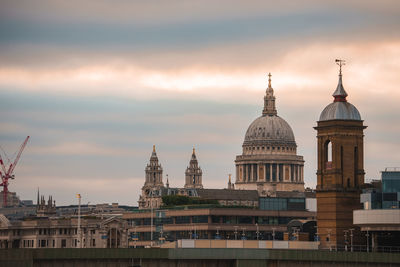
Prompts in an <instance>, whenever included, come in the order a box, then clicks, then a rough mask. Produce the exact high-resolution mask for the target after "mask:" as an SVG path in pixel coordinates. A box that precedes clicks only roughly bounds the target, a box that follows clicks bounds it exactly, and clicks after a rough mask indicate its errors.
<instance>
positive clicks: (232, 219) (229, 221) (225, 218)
mask: <svg viewBox="0 0 400 267" xmlns="http://www.w3.org/2000/svg"><path fill="white" fill-rule="evenodd" d="M222 222H223V223H227V224H237V223H238V221H237V217H236V216H223V217H222Z"/></svg>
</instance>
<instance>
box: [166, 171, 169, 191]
mask: <svg viewBox="0 0 400 267" xmlns="http://www.w3.org/2000/svg"><path fill="white" fill-rule="evenodd" d="M165 185H166V186H167V188H169V180H168V174H167V183H166V184H165Z"/></svg>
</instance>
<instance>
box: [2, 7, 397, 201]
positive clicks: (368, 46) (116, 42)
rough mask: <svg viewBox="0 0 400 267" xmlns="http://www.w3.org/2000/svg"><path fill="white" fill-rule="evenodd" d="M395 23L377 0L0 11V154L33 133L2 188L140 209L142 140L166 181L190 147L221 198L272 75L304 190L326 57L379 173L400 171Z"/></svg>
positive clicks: (26, 195)
mask: <svg viewBox="0 0 400 267" xmlns="http://www.w3.org/2000/svg"><path fill="white" fill-rule="evenodd" d="M399 14H400V3H399V2H398V1H387V0H381V1H368V0H363V1H316V0H313V1H279V3H278V1H265V0H263V1H224V0H222V1H217V2H216V1H208V0H204V1H177V0H176V1H175V0H170V1H152V0H148V1H128V0H113V1H111V0H93V1H88V0H86V1H74V0H69V1H61V0H37V1H36V0H26V1H23V0H21V1H15V0H0V114H1V116H0V145H1V148H2V149H3V150H4V151H6V152H7V154H8V155H9V157H10V158H12V157H13V154H14V153H15V151H16V150H17V149H18V148H19V146H20V144H21V143H22V141H23V140H24V138H25V137H26V136H27V135H30V136H31V139H30V141H29V143H28V145H27V147H26V149H25V151H24V153H23V155H22V157H21V160H20V163H19V165H18V166H17V168H16V170H15V174H16V179H15V180H13V181H11V184H10V190H11V191H14V192H17V194H18V195H19V196H20V197H21V199H35V198H36V190H37V188H38V187H40V191H41V192H42V193H43V194H45V195H48V194H52V195H53V198H54V199H56V201H57V203H58V204H73V203H76V199H75V194H76V193H81V194H82V196H83V201H84V202H89V201H90V202H91V203H104V202H109V203H110V202H119V203H122V204H128V205H137V200H138V196H139V194H140V188H141V186H142V185H143V182H144V168H145V166H146V164H147V162H148V160H149V157H150V154H151V150H152V145H153V144H155V145H156V147H157V153H158V156H159V159H160V161H161V164H162V166H163V168H164V181H165V175H166V174H168V175H169V177H170V184H171V186H183V184H184V171H185V168H186V166H187V165H188V162H189V160H190V155H191V151H192V147H193V146H195V147H196V149H197V155H198V159H199V163H200V165H201V167H202V169H203V184H204V185H205V187H208V188H224V187H226V183H227V179H228V178H227V177H228V174H229V173H234V159H235V156H236V155H238V154H240V153H241V145H242V142H243V138H244V134H245V132H246V129H247V127H248V125H250V123H251V122H252V121H253V120H254V119H255V118H256V117H258V116H260V115H261V111H262V105H263V96H264V93H265V89H266V86H267V76H266V75H267V74H268V72H271V73H272V75H273V76H272V85H273V87H274V89H275V95H276V97H277V108H278V114H279V115H280V116H281V117H283V118H284V119H285V120H286V121H287V122H288V123H289V124H290V125H291V126H292V129H293V131H294V134H295V136H296V141H297V145H298V153H299V154H300V155H303V156H304V158H305V161H306V162H305V182H306V186H310V187H315V184H316V176H315V172H316V138H315V136H316V132H315V131H314V129H313V128H312V127H313V126H315V125H316V121H317V120H318V118H319V114H320V112H321V111H322V109H323V108H324V107H325V106H326V105H327V104H329V103H330V102H332V100H333V98H332V96H331V94H332V92H333V91H334V89H335V88H336V84H337V74H338V68H337V66H336V65H335V63H334V59H335V58H342V59H345V60H346V61H347V65H346V66H345V67H344V77H343V81H344V87H345V89H346V90H347V93H348V94H349V97H348V100H349V102H351V103H352V104H354V105H355V106H356V107H357V108H358V109H359V111H360V113H361V116H362V118H363V119H364V121H365V124H366V125H368V128H367V129H366V130H365V170H366V178H367V179H376V178H379V177H380V173H379V172H380V171H381V170H383V169H384V168H385V167H388V166H400V153H399V151H400V141H399V133H400V123H399V122H400V119H399V116H400V108H399V102H400V90H399V84H400V75H399V73H400V31H399V28H400V15H399ZM1 153H3V152H1Z"/></svg>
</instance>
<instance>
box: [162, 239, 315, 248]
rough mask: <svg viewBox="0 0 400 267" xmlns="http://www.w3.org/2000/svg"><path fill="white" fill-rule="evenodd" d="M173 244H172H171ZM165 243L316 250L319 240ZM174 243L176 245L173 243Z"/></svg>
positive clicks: (184, 246) (166, 245)
mask: <svg viewBox="0 0 400 267" xmlns="http://www.w3.org/2000/svg"><path fill="white" fill-rule="evenodd" d="M171 243H172V244H174V245H171ZM171 243H165V244H164V245H162V247H163V248H167V247H168V248H170V247H177V248H274V249H300V250H302V249H307V250H317V249H318V245H319V242H309V241H280V240H275V241H272V240H269V241H264V240H261V241H257V240H213V239H208V240H207V239H199V240H194V239H183V240H178V242H177V243H176V242H171ZM175 244H176V245H175Z"/></svg>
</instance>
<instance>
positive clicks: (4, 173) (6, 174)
mask: <svg viewBox="0 0 400 267" xmlns="http://www.w3.org/2000/svg"><path fill="white" fill-rule="evenodd" d="M28 140H29V136H27V137H26V139H25V141H24V142H23V143H22V145H21V148H20V149H19V151H18V154H17V157H16V158H15V160H14V162H13V163H11V162H10V166H9V167H8V170H7V168H6V166H5V165H4V162H3V159H2V158H1V155H0V165H1V171H0V176H1V181H2V183H1V184H0V186H2V187H3V207H7V196H8V180H9V179H14V178H15V175H14V174H13V172H14V169H15V166H16V165H17V163H18V160H19V158H20V157H21V154H22V151H23V150H24V148H25V146H26V143H28Z"/></svg>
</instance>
